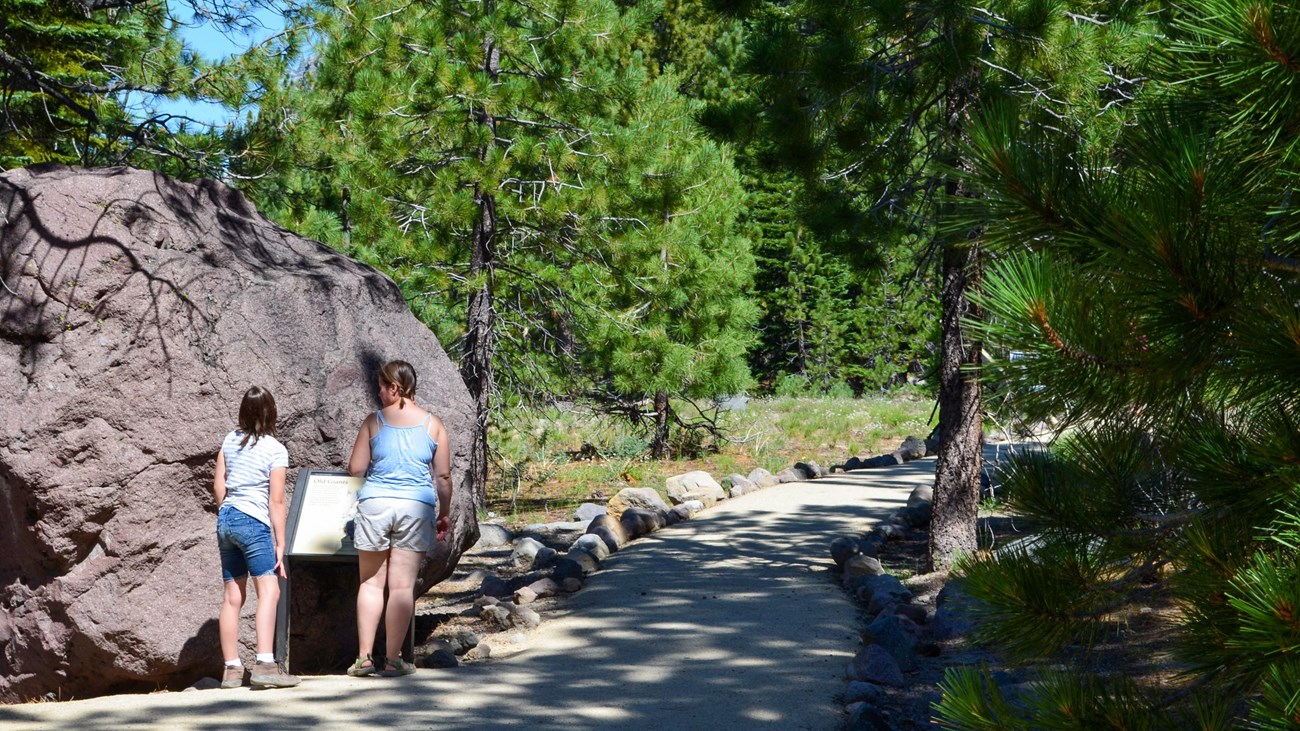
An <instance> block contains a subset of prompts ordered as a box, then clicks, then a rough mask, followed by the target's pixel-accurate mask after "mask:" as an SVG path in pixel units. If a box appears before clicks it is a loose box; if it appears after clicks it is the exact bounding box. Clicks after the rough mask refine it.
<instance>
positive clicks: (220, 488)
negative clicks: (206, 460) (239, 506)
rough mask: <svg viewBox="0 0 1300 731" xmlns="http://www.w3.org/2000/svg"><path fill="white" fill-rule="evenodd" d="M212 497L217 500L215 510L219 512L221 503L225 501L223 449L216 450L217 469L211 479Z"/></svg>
mask: <svg viewBox="0 0 1300 731" xmlns="http://www.w3.org/2000/svg"><path fill="white" fill-rule="evenodd" d="M212 496H213V497H215V498H216V499H217V509H218V510H220V509H221V503H222V501H224V500H225V499H226V453H225V450H223V449H218V450H217V469H216V474H215V475H213V477H212Z"/></svg>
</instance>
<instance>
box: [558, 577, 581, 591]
mask: <svg viewBox="0 0 1300 731" xmlns="http://www.w3.org/2000/svg"><path fill="white" fill-rule="evenodd" d="M580 589H582V579H579V578H577V577H569V578H567V579H565V580H564V581H561V582H560V591H562V592H564V593H565V594H572V593H574V592H576V591H578V590H580Z"/></svg>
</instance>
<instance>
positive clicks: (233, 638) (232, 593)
mask: <svg viewBox="0 0 1300 731" xmlns="http://www.w3.org/2000/svg"><path fill="white" fill-rule="evenodd" d="M247 589H248V577H247V576H241V577H239V578H238V579H232V580H230V581H227V582H226V591H225V597H224V598H223V599H222V601H221V613H220V614H218V615H217V630H218V635H219V636H220V637H221V659H223V660H226V661H230V660H238V659H239V610H240V609H242V608H243V607H244V598H245V597H246V596H247ZM258 598H259V599H260V598H261V592H258Z"/></svg>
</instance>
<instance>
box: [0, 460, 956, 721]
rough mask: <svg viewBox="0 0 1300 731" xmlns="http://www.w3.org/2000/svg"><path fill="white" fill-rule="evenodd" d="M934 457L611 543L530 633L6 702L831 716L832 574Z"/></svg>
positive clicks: (10, 714)
mask: <svg viewBox="0 0 1300 731" xmlns="http://www.w3.org/2000/svg"><path fill="white" fill-rule="evenodd" d="M933 475H934V462H933V459H925V460H918V461H916V462H909V463H907V464H904V465H899V466H897V467H894V468H886V469H875V470H863V471H858V472H853V473H849V474H842V473H841V474H835V475H832V476H830V477H827V478H823V479H820V480H815V481H809V482H795V483H788V484H785V485H778V486H776V487H771V488H767V489H765V490H761V491H758V492H755V493H751V494H749V495H744V496H742V497H739V498H736V499H733V500H726V501H724V502H721V503H719V504H718V505H717V506H715V507H713V508H710V509H709V510H705V511H703V512H701V513H700V514H698V515H697V516H696V517H695V518H694V519H693V520H690V521H687V522H684V523H680V524H678V525H675V526H672V527H670V528H665V529H663V530H661V531H659V532H657V533H654V534H652V535H650V536H646V537H644V538H641V539H639V540H637V541H635V542H633V543H631V544H629V545H628V546H626V547H624V549H623V550H621V551H619V552H618V553H616V554H614V555H612V556H610V557H609V558H608V559H606V561H605V562H604V563H603V564H602V570H601V571H599V572H597V573H595V574H593V575H592V576H590V577H589V578H588V580H587V583H586V585H585V586H584V588H583V589H582V591H580V592H578V593H577V594H574V595H572V596H571V597H570V598H568V599H567V600H565V601H564V602H562V603H561V606H560V607H559V608H558V609H557V610H554V611H552V612H549V613H547V614H545V615H543V621H542V624H541V625H540V626H539V627H538V628H536V629H534V630H532V631H530V632H529V633H528V636H527V638H526V643H525V646H526V647H527V649H526V650H524V651H522V652H519V653H517V654H515V655H512V656H510V657H507V658H502V659H494V660H489V661H486V662H481V663H473V664H469V665H465V666H461V667H458V668H453V669H447V670H430V669H421V670H419V671H418V672H416V673H415V674H414V675H410V676H406V677H402V678H373V677H371V678H349V677H347V676H342V675H331V676H309V677H306V678H304V679H303V682H302V684H301V685H299V686H297V687H296V688H288V689H277V690H252V689H249V688H240V689H236V690H205V691H189V692H174V693H152V694H147V695H118V696H106V697H102V698H94V699H89V700H84V701H71V702H65V703H31V704H23V705H11V706H0V728H3V729H6V730H7V731H19V730H20V729H23V730H25V729H197V730H209V729H212V730H215V729H236V728H238V729H250V730H253V729H299V728H312V729H327V730H332V729H340V730H342V729H347V730H348V731H354V730H355V729H362V728H381V729H391V730H393V731H405V730H407V729H411V730H414V729H438V730H439V731H442V730H445V729H502V728H543V729H548V728H556V729H559V728H563V729H665V730H667V729H673V730H674V731H676V730H679V729H702V730H708V731H720V730H722V729H782V730H790V729H818V730H821V729H834V728H836V727H837V726H838V725H839V724H840V723H841V721H842V720H843V718H844V715H843V709H842V706H841V705H840V704H839V703H837V702H836V700H835V699H836V695H837V694H839V693H842V692H843V690H844V680H843V677H844V669H845V666H846V665H847V663H848V661H849V659H850V658H851V657H852V656H853V654H854V652H856V651H857V649H858V645H859V641H858V631H859V629H860V624H861V619H860V618H859V616H858V612H859V609H858V607H857V606H856V605H855V604H854V603H853V602H852V601H851V600H850V598H849V597H848V595H847V594H846V593H845V592H844V591H843V590H841V589H840V588H839V586H838V585H837V584H836V583H835V582H834V580H833V577H832V576H831V573H830V569H831V567H832V562H831V559H830V553H829V548H828V547H829V544H830V541H831V539H832V538H834V537H836V536H838V535H843V534H853V535H858V534H861V533H862V532H864V531H865V530H866V529H867V528H869V527H870V526H871V525H872V524H874V523H876V522H877V521H880V520H883V519H885V518H887V517H888V516H889V514H890V513H891V512H892V511H894V510H896V509H897V508H899V507H901V506H902V505H904V504H905V503H906V501H907V497H908V495H909V494H910V492H911V490H912V488H913V487H915V486H916V485H918V484H930V483H932V482H933V479H934V477H933Z"/></svg>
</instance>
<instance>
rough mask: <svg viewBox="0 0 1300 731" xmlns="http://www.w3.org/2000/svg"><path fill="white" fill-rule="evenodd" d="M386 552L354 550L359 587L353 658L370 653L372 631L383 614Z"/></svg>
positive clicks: (386, 570) (386, 572) (373, 633)
mask: <svg viewBox="0 0 1300 731" xmlns="http://www.w3.org/2000/svg"><path fill="white" fill-rule="evenodd" d="M389 553H390V551H357V555H358V558H359V561H358V563H359V565H360V567H361V587H360V588H359V589H358V590H357V657H365V656H366V655H369V654H371V653H372V652H374V649H375V632H377V631H378V630H379V617H380V615H381V614H383V613H384V586H385V585H386V584H387V583H388V555H389Z"/></svg>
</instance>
